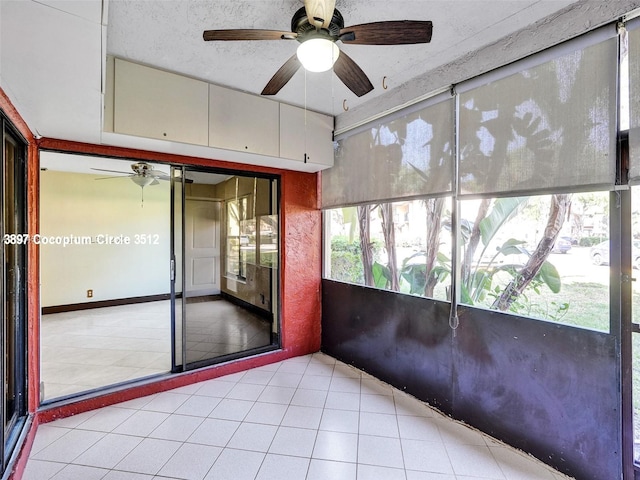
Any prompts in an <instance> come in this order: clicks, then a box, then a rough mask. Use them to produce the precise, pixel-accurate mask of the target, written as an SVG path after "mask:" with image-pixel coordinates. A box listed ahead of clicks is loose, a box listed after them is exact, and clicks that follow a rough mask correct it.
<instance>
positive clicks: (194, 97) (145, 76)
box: [113, 58, 209, 145]
mask: <svg viewBox="0 0 640 480" xmlns="http://www.w3.org/2000/svg"><path fill="white" fill-rule="evenodd" d="M114 67H115V68H114V70H115V71H114V92H113V96H114V103H113V130H114V132H116V133H125V134H128V135H136V136H140V137H150V138H158V139H161V140H169V141H173V142H184V143H191V144H195V145H208V144H209V139H208V136H209V128H208V125H209V111H208V110H209V108H208V107H209V85H208V84H207V83H206V82H202V81H199V80H194V79H192V78H188V77H183V76H181V75H176V74H174V73H169V72H165V71H162V70H157V69H155V68H149V67H145V66H143V65H138V64H135V63H131V62H127V61H124V60H120V59H118V58H116V59H115V66H114Z"/></svg>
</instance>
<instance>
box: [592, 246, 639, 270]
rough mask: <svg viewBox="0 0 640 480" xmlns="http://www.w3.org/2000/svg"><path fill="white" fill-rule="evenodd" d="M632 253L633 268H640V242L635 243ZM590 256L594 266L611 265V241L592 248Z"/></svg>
mask: <svg viewBox="0 0 640 480" xmlns="http://www.w3.org/2000/svg"><path fill="white" fill-rule="evenodd" d="M631 252H632V253H631V255H632V261H633V268H640V242H633V247H632V251H631ZM590 255H591V263H593V264H594V265H609V240H605V241H604V242H600V243H598V244H597V245H594V246H593V247H591V251H590Z"/></svg>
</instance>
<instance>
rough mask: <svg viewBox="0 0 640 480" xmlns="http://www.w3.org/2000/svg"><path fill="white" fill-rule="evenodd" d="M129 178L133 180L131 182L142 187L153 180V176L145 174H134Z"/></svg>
mask: <svg viewBox="0 0 640 480" xmlns="http://www.w3.org/2000/svg"><path fill="white" fill-rule="evenodd" d="M130 178H131V180H132V181H133V183H135V184H136V185H138V186H139V187H142V188H144V187H146V186H147V185H150V184H151V182H153V181H154V180H155V178H154V177H151V176H146V175H134V176H132V177H130Z"/></svg>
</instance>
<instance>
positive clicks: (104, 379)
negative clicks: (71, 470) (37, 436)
mask: <svg viewBox="0 0 640 480" xmlns="http://www.w3.org/2000/svg"><path fill="white" fill-rule="evenodd" d="M218 298H219V297H218ZM179 312H180V310H179ZM186 313H187V322H186V340H187V362H189V363H190V362H195V361H199V360H204V359H209V358H214V357H217V356H220V355H224V354H228V353H235V352H241V351H244V350H249V349H252V348H256V347H259V346H264V345H269V343H270V342H271V325H270V323H269V322H266V321H265V320H264V319H262V318H260V317H258V316H257V315H255V314H253V313H251V312H248V311H246V310H244V309H242V308H240V307H238V306H237V305H234V304H232V303H230V302H228V301H226V300H220V299H217V300H215V301H211V300H210V299H209V300H207V301H192V299H189V300H188V302H187V304H186ZM180 318H181V317H180V316H178V317H177V319H176V321H177V322H180ZM40 338H41V340H40V342H41V346H40V352H41V370H40V371H41V380H42V381H43V382H44V399H45V400H50V399H53V398H58V397H62V396H65V395H72V394H74V393H78V392H84V391H87V390H92V389H95V388H98V387H104V386H107V385H113V384H117V383H120V382H126V381H129V380H133V379H138V378H142V377H147V376H150V375H156V374H159V373H166V372H168V371H170V370H171V303H170V301H169V300H166V301H159V302H147V303H137V304H131V305H121V306H115V307H104V308H94V309H89V310H78V311H73V312H64V313H54V314H47V315H43V316H42V321H41V323H40Z"/></svg>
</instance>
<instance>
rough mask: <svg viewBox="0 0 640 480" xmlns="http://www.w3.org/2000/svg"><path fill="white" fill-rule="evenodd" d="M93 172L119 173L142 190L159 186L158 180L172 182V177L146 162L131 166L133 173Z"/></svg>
mask: <svg viewBox="0 0 640 480" xmlns="http://www.w3.org/2000/svg"><path fill="white" fill-rule="evenodd" d="M91 170H96V171H98V172H109V173H119V174H121V175H124V176H125V177H129V178H130V179H131V180H132V181H133V183H135V184H136V185H138V186H139V187H141V188H144V187H146V186H147V185H158V184H159V183H160V182H159V181H158V180H171V177H170V176H169V174H168V173H165V172H161V171H159V170H156V169H154V168H153V165H151V164H149V163H146V162H137V163H133V164H131V170H133V173H129V172H122V171H120V170H106V169H104V168H92V169H91ZM121 175H114V176H111V177H103V178H96V180H110V179H112V178H123V177H122V176H121Z"/></svg>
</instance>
